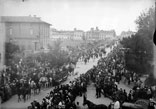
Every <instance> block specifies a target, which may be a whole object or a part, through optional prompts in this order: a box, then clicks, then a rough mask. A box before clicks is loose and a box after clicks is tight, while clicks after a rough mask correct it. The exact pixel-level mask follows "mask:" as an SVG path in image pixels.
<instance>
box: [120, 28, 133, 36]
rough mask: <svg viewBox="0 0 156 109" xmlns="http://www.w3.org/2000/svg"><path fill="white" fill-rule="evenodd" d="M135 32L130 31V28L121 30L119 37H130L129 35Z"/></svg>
mask: <svg viewBox="0 0 156 109" xmlns="http://www.w3.org/2000/svg"><path fill="white" fill-rule="evenodd" d="M134 34H135V32H133V31H130V30H128V31H123V32H121V34H120V37H122V38H123V37H130V36H131V35H134Z"/></svg>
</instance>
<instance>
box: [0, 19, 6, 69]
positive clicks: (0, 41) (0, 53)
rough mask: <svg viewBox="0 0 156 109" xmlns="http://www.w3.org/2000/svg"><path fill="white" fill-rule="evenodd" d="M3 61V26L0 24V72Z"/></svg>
mask: <svg viewBox="0 0 156 109" xmlns="http://www.w3.org/2000/svg"><path fill="white" fill-rule="evenodd" d="M0 22H1V17H0ZM4 61H5V24H4V23H0V71H1V70H2V69H3V68H4Z"/></svg>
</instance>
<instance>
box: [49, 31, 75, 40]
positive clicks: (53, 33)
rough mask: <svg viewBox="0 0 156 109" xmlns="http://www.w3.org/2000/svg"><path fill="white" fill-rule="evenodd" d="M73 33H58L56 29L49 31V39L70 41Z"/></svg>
mask: <svg viewBox="0 0 156 109" xmlns="http://www.w3.org/2000/svg"><path fill="white" fill-rule="evenodd" d="M72 36H73V31H62V30H61V31H58V30H56V29H51V31H50V38H51V39H52V40H57V39H60V40H70V39H72Z"/></svg>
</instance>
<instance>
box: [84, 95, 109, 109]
mask: <svg viewBox="0 0 156 109" xmlns="http://www.w3.org/2000/svg"><path fill="white" fill-rule="evenodd" d="M83 98H84V101H83V105H87V106H88V109H107V106H106V105H104V104H94V103H93V102H91V101H89V100H87V99H86V97H85V96H84V97H83Z"/></svg>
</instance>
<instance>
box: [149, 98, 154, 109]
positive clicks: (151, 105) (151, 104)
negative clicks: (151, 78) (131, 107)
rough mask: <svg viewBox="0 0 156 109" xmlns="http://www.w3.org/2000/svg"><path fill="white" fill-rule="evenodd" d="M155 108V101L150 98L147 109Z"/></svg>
mask: <svg viewBox="0 0 156 109" xmlns="http://www.w3.org/2000/svg"><path fill="white" fill-rule="evenodd" d="M155 107H156V101H154V100H153V98H150V100H149V104H148V109H155Z"/></svg>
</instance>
